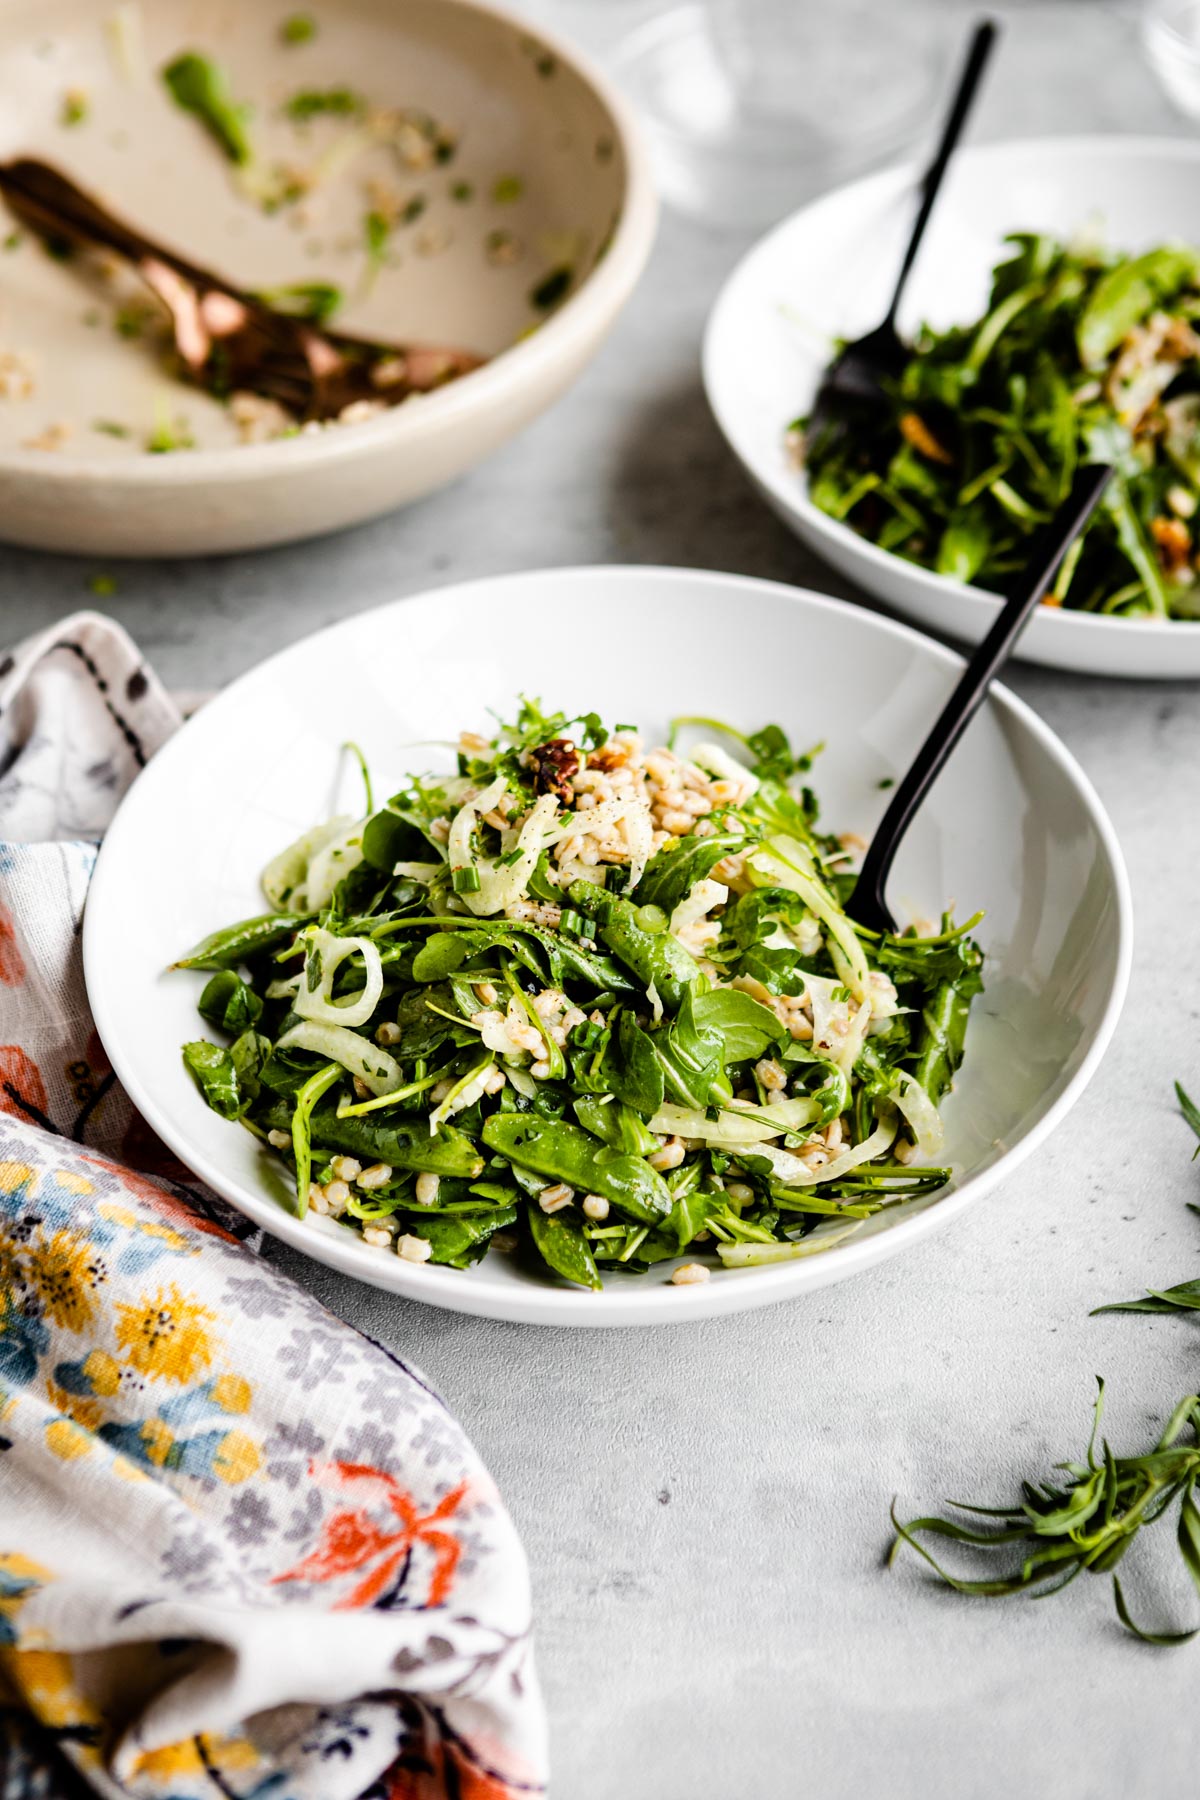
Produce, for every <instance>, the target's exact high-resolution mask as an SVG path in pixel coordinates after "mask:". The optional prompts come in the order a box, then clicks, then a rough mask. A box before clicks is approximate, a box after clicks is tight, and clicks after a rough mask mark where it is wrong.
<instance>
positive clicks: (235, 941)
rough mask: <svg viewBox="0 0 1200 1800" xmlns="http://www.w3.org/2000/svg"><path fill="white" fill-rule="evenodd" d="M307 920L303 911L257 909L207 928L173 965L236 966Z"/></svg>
mask: <svg viewBox="0 0 1200 1800" xmlns="http://www.w3.org/2000/svg"><path fill="white" fill-rule="evenodd" d="M306 923H307V918H306V915H305V914H303V913H261V914H260V915H259V916H258V918H256V919H242V920H240V921H239V922H238V924H236V925H227V926H225V928H224V930H222V931H211V932H209V934H208V936H207V937H206V938H201V940H200V942H199V943H198V944H197V945H196V947H195V949H194V950H189V952H188V954H187V955H186V956H181V957H180V959H179V961H178V962H176V963H172V964H171V967H172V968H173V969H236V968H237V966H238V964H239V963H244V962H246V961H247V960H248V959H249V958H250V957H252V956H258V955H260V954H261V953H262V952H263V951H264V950H275V949H278V947H279V945H280V944H282V943H284V942H286V940H287V939H288V938H290V937H291V936H292V935H293V933H294V932H297V931H299V929H300V927H301V926H302V925H304V924H306Z"/></svg>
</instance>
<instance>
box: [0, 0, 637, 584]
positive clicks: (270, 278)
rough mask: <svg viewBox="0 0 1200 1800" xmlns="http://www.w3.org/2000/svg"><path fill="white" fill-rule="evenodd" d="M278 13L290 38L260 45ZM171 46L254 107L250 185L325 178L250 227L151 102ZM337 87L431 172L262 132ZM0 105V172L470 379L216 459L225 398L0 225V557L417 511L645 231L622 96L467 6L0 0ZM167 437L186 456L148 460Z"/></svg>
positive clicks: (568, 57)
mask: <svg viewBox="0 0 1200 1800" xmlns="http://www.w3.org/2000/svg"><path fill="white" fill-rule="evenodd" d="M297 14H303V15H304V16H306V17H308V18H311V20H312V21H313V22H314V25H315V31H314V32H313V34H312V35H311V37H309V38H308V39H307V41H304V42H300V43H288V42H285V37H284V25H285V22H286V21H287V20H288V19H289V18H291V17H293V16H295V15H297ZM117 21H119V23H115V22H117ZM185 50H197V51H200V52H202V53H204V54H205V55H207V56H210V57H212V58H214V59H215V60H217V61H218V62H219V63H220V64H221V65H222V67H223V68H224V69H225V70H226V71H227V73H228V77H229V82H230V87H231V90H232V92H233V94H234V97H235V98H236V99H237V100H239V101H245V102H247V103H248V104H250V105H251V106H252V107H253V113H252V116H251V129H252V131H253V134H254V140H255V143H256V154H257V157H258V160H259V164H260V166H261V167H263V168H269V169H273V170H278V168H279V167H280V166H284V167H286V168H287V169H288V170H292V171H295V170H298V171H300V173H301V174H302V175H305V176H306V175H307V174H308V173H309V172H310V171H312V170H313V169H314V168H316V167H318V166H319V167H321V168H323V169H325V170H330V169H332V170H333V171H334V172H333V173H332V174H326V175H325V176H324V178H323V179H322V181H321V182H320V184H319V185H318V186H317V188H316V191H315V193H313V194H311V195H309V196H308V197H307V198H305V199H304V200H302V201H297V202H293V203H290V204H287V205H284V206H282V207H280V208H279V209H278V210H276V211H274V212H267V211H265V210H264V209H263V207H262V206H261V204H259V202H258V201H256V200H255V199H252V198H250V197H248V195H247V194H246V192H245V191H244V190H243V188H242V187H241V186H239V183H238V180H237V178H236V174H235V171H234V170H233V168H232V166H231V165H230V164H229V163H228V162H227V161H226V159H225V158H224V157H223V156H222V154H221V152H220V150H219V149H218V148H217V146H216V145H215V144H214V143H213V142H212V141H211V140H210V139H209V137H208V136H207V135H206V133H205V132H204V131H203V129H202V127H201V126H200V125H199V124H198V123H197V121H196V120H195V119H194V118H193V117H192V116H190V115H188V114H186V113H184V112H182V111H180V109H179V108H178V107H177V106H176V105H175V104H174V102H173V101H172V99H171V97H170V95H169V93H168V92H167V90H166V87H165V86H164V83H163V81H162V78H161V74H160V71H161V69H162V67H163V66H164V64H166V63H167V62H169V61H170V60H171V59H172V58H173V57H174V56H176V55H178V54H179V53H180V52H181V51H185ZM336 88H341V89H347V90H349V91H351V92H352V93H354V94H356V95H362V96H364V97H365V99H366V100H367V101H368V102H369V104H370V106H371V107H372V108H373V109H376V108H392V109H402V110H405V111H412V112H420V113H424V114H426V115H430V116H431V117H432V119H433V120H434V121H436V125H437V127H438V130H439V131H440V132H442V133H444V134H446V135H447V136H448V137H449V138H451V139H452V140H453V142H454V144H455V149H454V154H453V156H452V157H451V159H450V160H449V161H447V162H445V163H438V162H436V161H435V162H433V163H431V165H430V166H429V167H426V168H422V167H420V166H414V164H413V162H412V161H411V160H410V161H405V160H402V158H401V156H400V155H399V154H398V152H397V150H396V149H395V148H394V147H393V146H392V145H389V144H374V145H372V146H371V147H369V148H366V149H358V148H356V146H357V142H358V140H357V138H355V137H354V136H353V135H352V134H354V133H355V132H356V131H357V130H358V126H357V124H356V121H355V120H354V119H353V118H348V117H345V116H337V115H324V116H321V117H318V118H316V119H315V120H313V121H312V122H311V123H309V124H307V125H297V124H296V123H294V122H293V121H292V120H290V119H289V118H288V117H287V116H286V114H285V112H284V108H285V106H286V104H287V102H288V101H289V100H290V99H291V98H293V97H294V96H295V95H297V94H298V93H303V92H313V91H328V90H331V89H336ZM0 99H2V101H3V104H2V105H0V156H3V157H5V158H7V157H10V156H13V155H17V154H22V153H25V154H34V155H39V156H42V157H45V158H46V159H48V160H50V161H52V162H54V163H55V164H56V165H57V166H58V167H60V168H61V169H63V171H64V172H65V173H67V174H69V175H71V176H73V177H74V178H75V179H76V180H78V181H80V182H81V183H83V184H84V185H86V186H87V187H89V188H91V189H92V190H93V191H95V192H97V193H98V194H99V195H100V196H101V197H102V198H104V199H105V200H106V201H107V203H108V204H109V206H110V207H112V208H113V210H115V211H117V212H119V213H121V214H123V215H124V216H126V217H128V218H129V219H130V220H131V221H133V222H135V223H137V224H139V225H140V226H141V227H142V228H143V229H144V230H146V231H147V232H149V233H150V234H151V235H153V236H156V237H158V238H159V239H161V240H162V241H163V242H164V243H168V244H171V245H172V246H175V247H178V248H179V249H180V250H182V251H184V252H185V253H186V254H188V255H189V256H191V257H192V258H193V259H194V260H196V261H198V262H201V263H203V264H206V265H208V266H209V267H212V268H215V269H218V270H220V271H221V272H223V273H226V274H228V275H229V277H230V279H231V280H233V281H234V282H236V283H237V284H239V285H241V286H244V287H247V288H253V289H263V288H272V287H276V286H279V285H282V284H285V283H296V282H313V281H324V282H330V283H333V284H334V285H336V286H337V287H338V288H339V289H340V290H341V291H342V293H343V294H344V295H345V296H346V297H347V298H346V304H345V307H344V310H343V311H342V312H341V313H340V314H339V315H338V323H339V324H344V325H345V327H346V328H347V329H349V330H354V331H359V332H362V333H365V334H367V335H369V336H374V337H378V338H381V339H387V340H392V339H395V340H400V341H403V340H405V339H408V340H424V341H426V342H439V343H445V344H454V345H459V346H463V347H466V348H469V349H472V350H475V351H478V352H481V353H483V354H485V355H487V356H489V357H491V358H493V359H494V360H492V361H490V362H488V364H487V365H486V366H485V367H483V368H482V369H480V370H478V371H477V372H475V373H473V374H471V375H468V376H466V377H464V378H462V379H461V380H460V381H458V382H456V383H454V384H452V385H450V386H448V387H446V388H443V389H441V390H440V391H438V392H436V393H434V394H431V395H428V396H423V397H420V398H417V399H414V400H411V401H409V402H408V403H407V404H405V405H404V406H401V407H399V408H396V409H394V410H392V411H390V412H387V413H385V414H382V415H379V416H377V417H375V418H370V419H366V420H364V421H362V422H359V423H354V424H337V425H334V426H330V427H326V428H323V429H321V430H320V431H316V432H313V433H311V434H308V433H306V434H302V435H300V436H293V437H290V438H276V439H273V440H271V441H267V442H260V443H247V442H243V441H240V440H239V435H238V428H237V426H236V425H235V421H234V418H233V417H232V415H231V412H230V409H229V408H227V407H225V406H223V405H222V404H220V403H219V402H217V401H216V400H213V399H211V398H209V397H208V396H206V395H204V394H200V393H198V392H196V391H195V390H194V389H191V388H188V387H187V386H185V385H183V384H181V383H177V382H175V381H173V380H172V379H171V378H170V377H169V376H168V375H166V374H164V372H163V363H162V361H161V358H160V356H158V355H156V353H155V349H154V344H153V333H154V331H155V329H156V327H155V326H154V324H153V323H144V322H142V321H141V319H140V318H139V315H138V309H137V305H136V299H137V296H138V292H139V290H137V288H136V285H135V286H134V287H132V288H130V287H128V286H127V285H126V283H125V281H124V280H123V278H122V277H121V276H120V275H119V274H118V275H115V276H114V274H113V272H112V271H108V272H106V271H105V270H103V269H100V270H93V269H90V268H81V267H80V266H79V264H78V262H77V261H76V262H73V263H70V264H63V263H60V262H57V261H55V260H54V259H53V258H52V257H50V256H49V255H47V253H46V252H45V250H44V249H43V248H42V247H41V246H40V245H39V244H38V243H37V241H36V240H34V239H32V238H30V237H28V236H25V237H23V238H21V239H20V241H19V242H17V243H16V244H15V247H10V239H11V235H12V234H11V233H10V221H8V219H7V218H6V216H5V215H4V214H3V212H2V210H0V242H3V243H4V246H5V247H4V248H3V249H0V538H3V539H6V540H8V541H9V542H11V543H16V544H24V545H30V546H33V547H36V548H45V549H52V550H67V551H84V552H92V553H107V554H114V555H132V556H137V555H145V556H163V555H167V556H171V555H178V556H183V555H194V554H197V553H204V552H211V551H227V550H241V549H249V548H256V547H258V546H262V545H268V544H276V543H283V542H287V541H289V540H292V539H296V538H303V537H308V536H312V535H315V534H316V533H319V532H324V531H330V530H332V529H335V528H336V527H339V526H343V525H348V524H352V523H354V522H356V521H358V520H361V519H366V518H370V517H371V516H373V515H374V514H377V513H380V512H384V511H386V510H387V509H388V508H391V507H395V506H400V505H402V504H404V503H405V502H406V501H409V500H412V499H415V498H416V497H417V496H419V495H421V494H425V493H428V492H429V491H430V490H431V489H433V488H436V487H439V486H441V485H442V484H443V483H444V482H447V481H450V480H451V479H453V478H454V477H455V476H456V475H459V474H460V473H462V471H463V470H465V469H467V468H469V467H470V466H471V465H472V464H474V463H476V462H478V461H479V460H480V459H481V458H483V457H484V456H486V455H488V453H489V452H490V451H492V450H494V449H496V447H497V446H498V445H500V444H502V443H503V442H504V441H505V440H506V439H508V438H509V437H511V436H512V435H513V434H514V433H515V432H517V431H519V430H520V429H521V427H522V426H524V425H526V424H527V423H528V422H529V421H530V420H531V419H533V418H534V417H535V416H536V415H537V414H538V413H540V412H541V411H542V410H543V409H544V408H545V407H546V406H548V405H550V403H551V402H552V401H553V400H555V399H556V398H557V397H558V395H559V394H560V393H561V392H562V391H563V389H564V388H565V387H566V386H567V384H568V383H569V382H570V381H571V380H572V379H573V378H574V377H575V376H576V375H577V374H578V373H579V371H580V370H581V368H582V367H583V366H584V364H585V363H586V362H587V360H588V359H589V357H590V356H591V355H592V354H593V353H594V351H595V350H596V349H597V347H598V346H599V344H600V342H601V341H602V339H603V338H604V336H605V334H606V332H607V331H608V329H609V328H610V327H611V325H612V324H613V321H614V320H615V318H616V316H617V314H618V312H619V311H620V309H621V307H622V305H623V304H624V302H625V301H626V300H627V299H628V297H629V294H630V292H631V291H632V289H633V286H634V284H635V282H636V281H637V278H638V276H639V274H640V272H641V270H642V268H643V266H644V263H645V260H646V257H647V255H648V253H649V249H650V244H651V241H652V238H653V232H654V221H655V211H656V208H655V201H654V196H653V191H652V187H651V183H650V178H649V175H648V172H647V164H646V159H645V155H644V152H643V150H642V148H641V146H640V143H639V141H638V137H637V133H636V130H635V128H634V126H633V125H632V123H631V120H630V117H629V115H628V113H627V111H626V109H625V107H624V106H623V104H622V103H621V101H620V100H619V99H618V98H617V97H616V95H614V94H613V92H612V91H611V90H610V89H609V87H608V85H607V84H606V83H605V82H604V80H603V79H602V78H601V77H599V76H598V75H597V74H596V73H595V72H594V71H593V70H591V69H590V68H589V67H587V66H586V64H584V63H583V62H581V60H580V59H579V58H578V57H577V56H576V54H575V53H574V51H572V50H568V49H566V48H564V47H563V46H561V45H559V44H557V43H554V42H551V41H549V40H547V39H546V38H545V36H544V34H541V33H540V32H539V33H538V34H537V35H536V36H534V35H533V34H532V33H531V32H530V30H529V28H528V27H527V26H526V25H525V24H523V23H522V22H520V21H518V20H517V19H515V18H513V17H510V16H509V15H507V14H505V13H504V12H502V11H500V10H498V9H496V8H494V7H491V6H485V5H480V4H477V3H476V0H141V4H140V5H138V4H128V3H126V4H124V5H121V4H119V3H118V0H0ZM79 112H82V113H83V117H82V118H79V119H77V120H76V122H73V123H70V122H68V116H69V115H70V114H72V113H79ZM372 116H375V115H374V114H373V115H372ZM352 152H353V154H352ZM417 161H418V162H419V156H418V158H417ZM339 164H340V167H339ZM380 207H382V208H383V209H384V212H385V215H386V216H389V217H396V219H397V221H398V222H396V223H395V224H394V226H393V228H392V230H391V231H390V234H389V236H388V240H387V250H386V260H385V262H384V264H383V266H382V267H380V268H378V269H377V271H376V273H375V275H374V278H373V279H371V277H370V273H369V258H368V256H367V253H366V249H365V219H366V214H367V212H368V211H370V210H372V209H374V210H379V209H380ZM418 213H419V216H416V217H412V218H410V219H409V218H408V215H409V214H418ZM406 219H408V222H405V220H406ZM562 271H569V272H570V283H569V287H567V291H566V295H565V298H562V299H561V300H560V301H559V302H558V304H556V305H553V306H548V305H547V304H546V303H545V302H546V293H545V284H546V282H547V279H548V278H550V277H553V278H554V281H552V282H551V286H554V285H555V284H557V285H560V286H563V285H565V283H566V277H565V275H564V274H562V273H560V272H562ZM131 299H133V300H134V301H135V305H134V307H133V310H132V312H131V311H130V310H129V302H130V300H131ZM122 328H124V330H125V331H126V332H128V331H129V330H131V329H135V330H137V331H138V332H139V333H140V335H136V336H128V335H122ZM164 422H165V423H166V425H167V427H168V429H169V430H170V432H171V433H172V434H174V435H179V436H184V437H189V438H191V439H192V440H193V442H194V447H192V448H189V449H181V450H178V451H176V452H174V453H172V454H150V453H148V451H147V444H148V443H149V441H150V440H151V438H152V437H153V436H154V434H155V432H156V430H157V429H159V428H160V427H161V425H162V424H163V423H164ZM114 428H115V430H114Z"/></svg>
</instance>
